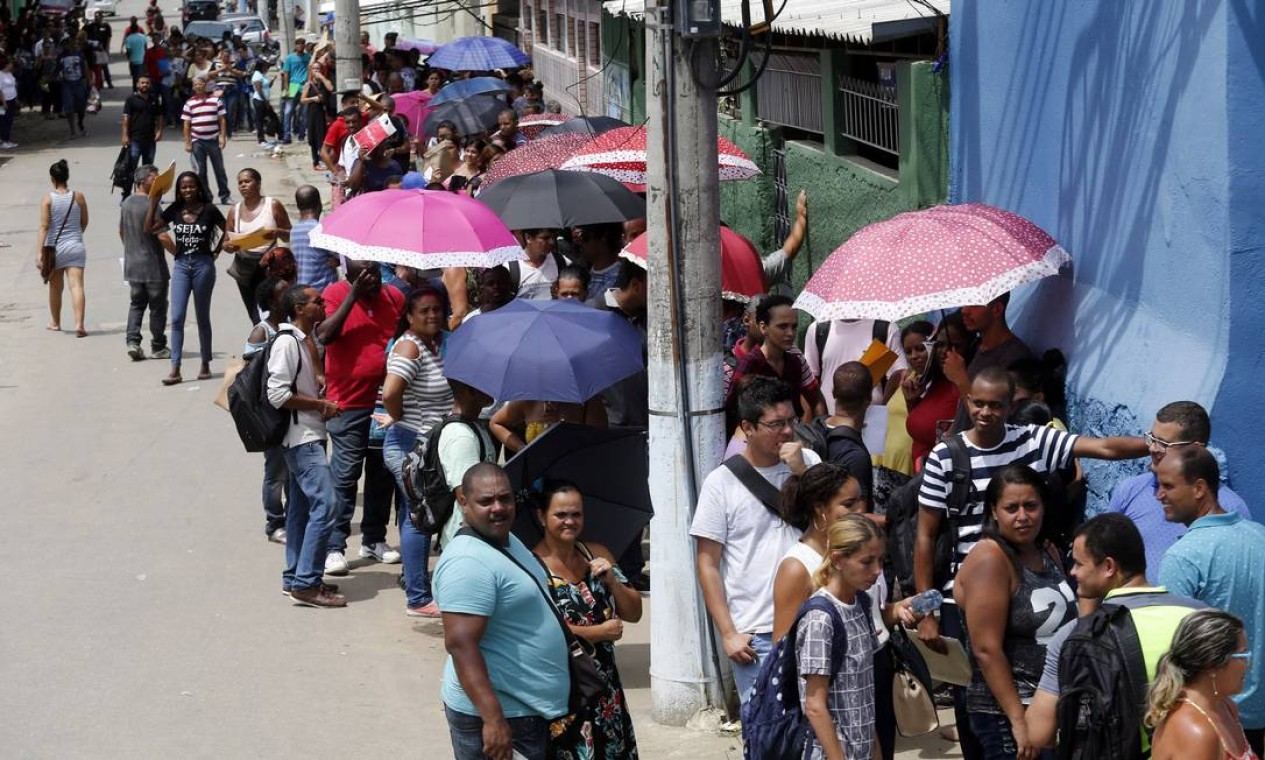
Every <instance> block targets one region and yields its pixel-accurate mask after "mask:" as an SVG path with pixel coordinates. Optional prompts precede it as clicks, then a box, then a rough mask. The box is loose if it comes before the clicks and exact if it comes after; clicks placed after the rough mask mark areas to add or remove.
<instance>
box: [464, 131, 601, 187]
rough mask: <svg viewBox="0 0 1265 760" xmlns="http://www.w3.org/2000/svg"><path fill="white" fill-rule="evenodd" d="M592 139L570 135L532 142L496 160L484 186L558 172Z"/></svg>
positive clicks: (544, 138)
mask: <svg viewBox="0 0 1265 760" xmlns="http://www.w3.org/2000/svg"><path fill="white" fill-rule="evenodd" d="M592 139H593V138H591V137H589V136H588V135H582V134H577V133H569V134H565V135H551V136H549V137H542V138H540V139H539V140H533V141H532V142H531V143H529V144H527V145H524V146H522V147H521V148H515V149H514V150H511V151H510V152H509V153H506V154H505V155H503V156H501V157H500V158H498V159H496V161H494V162H493V163H492V168H490V169H488V173H487V174H485V175H483V187H485V188H486V187H488V186H489V185H494V184H496V183H497V182H500V181H501V180H503V179H508V178H510V177H517V176H518V175H520V174H534V173H535V172H543V171H544V170H545V169H557V168H558V167H559V166H561V165H562V163H563V162H564V161H566V160H567V159H568V158H571V157H572V156H574V155H575V152H576V151H578V150H579V149H580V148H583V147H584V146H585V145H588V144H589V141H590V140H592Z"/></svg>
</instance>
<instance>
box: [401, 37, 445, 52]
mask: <svg viewBox="0 0 1265 760" xmlns="http://www.w3.org/2000/svg"><path fill="white" fill-rule="evenodd" d="M395 49H396V50H416V51H417V52H419V53H421V54H422V55H430V54H431V53H433V52H435V51H436V50H438V49H439V43H438V42H432V41H431V40H399V41H398V42H396V43H395Z"/></svg>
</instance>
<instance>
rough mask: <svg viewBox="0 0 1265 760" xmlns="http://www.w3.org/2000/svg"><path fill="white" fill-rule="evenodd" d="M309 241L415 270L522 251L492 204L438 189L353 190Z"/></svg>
mask: <svg viewBox="0 0 1265 760" xmlns="http://www.w3.org/2000/svg"><path fill="white" fill-rule="evenodd" d="M311 240H312V245H313V246H315V247H317V248H324V249H325V250H327V251H333V252H334V253H341V254H343V255H344V256H346V257H348V258H351V259H365V260H368V261H385V262H387V263H389V264H403V265H404V266H409V267H416V268H417V269H435V268H439V267H494V266H496V265H498V264H504V263H507V262H510V261H515V260H516V259H519V258H521V257H522V254H523V249H522V248H521V247H520V246H519V244H518V241H517V240H515V238H514V235H513V233H511V232H510V231H509V229H508V228H507V227H506V226H505V225H504V224H503V223H502V222H501V220H500V218H498V217H497V215H496V213H495V212H493V211H492V209H490V208H488V207H487V206H485V205H483V204H482V203H480V202H478V201H476V200H474V199H473V198H470V197H467V196H465V195H462V194H460V193H449V192H445V191H443V190H382V191H380V192H376V193H365V194H364V195H358V196H356V197H355V198H352V199H351V200H349V201H347V202H346V203H344V204H343V205H341V206H339V207H338V208H336V209H334V210H333V211H331V212H330V213H328V214H326V215H325V217H324V218H323V219H321V221H320V223H319V224H317V225H316V226H315V227H313V228H312V232H311Z"/></svg>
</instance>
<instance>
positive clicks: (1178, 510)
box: [1155, 446, 1265, 757]
mask: <svg viewBox="0 0 1265 760" xmlns="http://www.w3.org/2000/svg"><path fill="white" fill-rule="evenodd" d="M1155 481H1156V483H1157V484H1158V485H1157V487H1156V489H1155V498H1156V499H1158V500H1159V502H1160V504H1162V505H1163V508H1164V516H1165V517H1166V518H1168V519H1169V520H1170V521H1172V522H1176V523H1181V524H1183V525H1185V526H1186V529H1187V532H1186V534H1185V535H1184V536H1182V537H1181V538H1180V539H1178V540H1177V542H1176V543H1174V544H1173V545H1172V546H1171V547H1169V549H1168V551H1167V552H1165V554H1164V559H1163V560H1162V561H1161V563H1160V583H1161V584H1163V585H1164V586H1165V587H1166V588H1167V589H1168V590H1169V591H1171V592H1172V593H1174V594H1181V595H1183V596H1189V597H1191V598H1194V599H1198V600H1199V601H1201V602H1203V603H1204V604H1207V605H1209V606H1212V607H1216V608H1217V609H1220V610H1226V611H1227V612H1233V613H1234V614H1236V615H1238V616H1239V617H1241V618H1242V619H1243V624H1244V628H1245V630H1246V632H1247V640H1248V644H1249V646H1253V647H1256V648H1257V649H1258V650H1259V648H1260V647H1262V646H1265V604H1262V600H1265V562H1262V561H1261V558H1262V551H1263V547H1265V525H1261V524H1260V523H1255V522H1252V521H1251V520H1245V519H1243V517H1242V516H1241V515H1238V514H1235V513H1233V512H1227V511H1226V510H1225V508H1224V507H1222V505H1221V504H1220V493H1221V492H1222V491H1224V490H1225V489H1223V488H1221V469H1220V467H1219V466H1218V465H1217V460H1216V458H1215V457H1213V456H1212V454H1211V453H1210V452H1209V451H1208V449H1206V448H1204V447H1203V446H1181V447H1177V448H1175V449H1174V450H1173V451H1172V452H1170V453H1169V454H1168V455H1167V456H1165V457H1164V458H1163V459H1162V460H1160V462H1159V464H1158V465H1156V467H1155ZM1263 676H1265V672H1262V667H1261V661H1259V660H1258V661H1256V662H1251V663H1250V664H1249V665H1248V669H1247V678H1246V679H1245V681H1244V683H1243V690H1242V691H1240V692H1239V693H1238V695H1237V696H1236V697H1235V698H1234V701H1235V702H1236V703H1238V707H1239V719H1240V721H1241V722H1242V723H1243V733H1244V734H1245V735H1246V736H1247V741H1248V744H1250V745H1252V750H1253V751H1254V752H1255V753H1256V756H1258V757H1259V756H1260V755H1261V754H1262V752H1263V751H1265V747H1263V746H1262V745H1265V683H1262V677H1263ZM1214 678H1215V676H1214ZM1213 688H1214V689H1215V688H1216V687H1215V681H1214V687H1213Z"/></svg>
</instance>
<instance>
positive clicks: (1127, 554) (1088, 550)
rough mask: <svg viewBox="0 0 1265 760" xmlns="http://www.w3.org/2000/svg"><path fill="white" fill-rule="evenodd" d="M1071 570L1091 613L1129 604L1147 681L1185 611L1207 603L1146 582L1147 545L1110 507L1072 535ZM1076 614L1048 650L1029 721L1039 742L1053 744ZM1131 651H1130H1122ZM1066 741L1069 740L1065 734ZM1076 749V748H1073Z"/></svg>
mask: <svg viewBox="0 0 1265 760" xmlns="http://www.w3.org/2000/svg"><path fill="white" fill-rule="evenodd" d="M1072 576H1073V577H1074V578H1076V593H1077V595H1078V596H1079V597H1080V599H1081V602H1082V605H1081V607H1082V609H1081V612H1082V613H1084V614H1085V615H1088V614H1089V613H1090V612H1091V611H1092V610H1091V609H1086V607H1090V608H1094V609H1097V607H1098V606H1099V605H1100V604H1102V603H1104V602H1106V603H1111V604H1118V605H1120V606H1122V607H1124V608H1125V609H1127V610H1129V617H1131V618H1132V619H1133V625H1134V627H1135V628H1136V629H1137V632H1138V644H1139V645H1140V646H1141V648H1142V662H1143V664H1144V665H1145V667H1146V678H1147V681H1151V680H1153V679H1154V678H1155V668H1156V666H1157V665H1158V664H1159V661H1160V657H1162V656H1163V655H1164V653H1166V652H1167V651H1168V649H1169V647H1170V646H1171V645H1172V641H1173V633H1174V632H1175V631H1176V630H1177V626H1178V625H1180V624H1181V622H1182V621H1183V620H1185V619H1186V616H1187V615H1189V614H1190V613H1192V612H1194V611H1195V610H1197V609H1202V608H1203V607H1205V606H1206V605H1204V604H1203V603H1202V602H1198V601H1196V600H1194V599H1188V598H1186V597H1182V596H1177V595H1176V594H1170V593H1168V591H1167V590H1166V589H1164V588H1163V587H1154V586H1148V585H1147V582H1146V545H1145V543H1144V541H1143V540H1142V533H1141V532H1140V531H1139V530H1138V528H1137V526H1136V525H1134V524H1133V521H1132V520H1130V519H1129V518H1127V517H1125V516H1124V515H1121V514H1115V513H1107V514H1103V515H1099V516H1098V517H1095V518H1094V519H1092V520H1089V521H1088V522H1086V523H1085V524H1084V525H1082V526H1081V527H1080V528H1079V529H1077V531H1076V536H1075V538H1074V539H1073V541H1072ZM1076 623H1077V621H1075V620H1073V621H1071V622H1069V623H1067V624H1066V625H1064V626H1063V627H1062V628H1060V629H1059V630H1058V631H1057V632H1056V633H1055V634H1054V637H1053V638H1052V639H1050V642H1049V644H1047V645H1046V650H1045V668H1044V670H1043V671H1042V673H1041V682H1040V684H1038V685H1037V693H1036V695H1035V696H1034V697H1033V698H1032V704H1031V705H1029V707H1028V711H1027V713H1026V714H1025V715H1024V722H1025V724H1026V725H1027V727H1028V738H1029V739H1030V740H1031V741H1032V743H1033V744H1035V745H1036V746H1038V747H1052V746H1054V740H1055V734H1056V730H1055V729H1056V728H1057V727H1058V726H1057V719H1058V716H1057V714H1056V709H1057V707H1058V701H1059V696H1060V695H1061V694H1062V692H1063V683H1062V682H1061V681H1060V678H1059V658H1060V655H1061V654H1062V652H1063V644H1064V642H1066V641H1067V638H1068V636H1070V635H1071V634H1072V632H1073V630H1075V628H1076ZM1123 654H1125V655H1126V656H1128V653H1123ZM1138 734H1139V736H1140V739H1141V742H1142V746H1143V749H1146V748H1148V747H1149V744H1150V742H1149V740H1148V737H1147V735H1146V733H1145V731H1143V727H1142V726H1141V725H1140V724H1139V725H1138ZM1063 741H1068V739H1067V738H1064V739H1063ZM1073 749H1075V748H1073Z"/></svg>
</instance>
